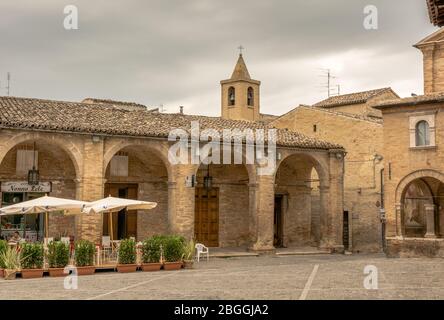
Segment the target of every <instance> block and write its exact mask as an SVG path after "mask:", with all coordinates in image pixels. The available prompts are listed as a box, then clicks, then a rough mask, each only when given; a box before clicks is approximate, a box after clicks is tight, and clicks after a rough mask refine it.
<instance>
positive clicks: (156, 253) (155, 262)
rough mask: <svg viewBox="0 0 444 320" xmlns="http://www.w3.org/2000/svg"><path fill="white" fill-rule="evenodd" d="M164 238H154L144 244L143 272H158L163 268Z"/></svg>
mask: <svg viewBox="0 0 444 320" xmlns="http://www.w3.org/2000/svg"><path fill="white" fill-rule="evenodd" d="M163 240H164V237H163V236H153V237H151V238H149V239H146V240H145V241H144V242H143V244H142V270H143V271H158V270H160V268H161V267H162V262H161V258H162V242H163Z"/></svg>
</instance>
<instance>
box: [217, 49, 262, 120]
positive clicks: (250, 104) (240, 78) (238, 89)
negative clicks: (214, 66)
mask: <svg viewBox="0 0 444 320" xmlns="http://www.w3.org/2000/svg"><path fill="white" fill-rule="evenodd" d="M238 49H239V58H238V59H237V63H236V66H235V67H234V71H233V73H232V75H231V78H230V79H228V80H222V81H221V82H220V84H221V87H222V103H221V111H222V112H221V113H222V118H224V119H233V120H247V121H257V120H259V117H260V113H259V97H260V96H259V88H260V85H261V82H260V81H257V80H253V79H251V77H250V73H249V72H248V69H247V65H246V64H245V61H244V58H243V56H242V50H244V47H242V46H239V47H238Z"/></svg>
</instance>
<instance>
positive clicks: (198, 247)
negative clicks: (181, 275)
mask: <svg viewBox="0 0 444 320" xmlns="http://www.w3.org/2000/svg"><path fill="white" fill-rule="evenodd" d="M195 248H196V250H197V262H199V260H200V255H201V254H202V255H206V256H207V261H208V260H209V259H210V251H209V249H208V248H207V247H205V246H204V245H203V244H202V243H196V247H195Z"/></svg>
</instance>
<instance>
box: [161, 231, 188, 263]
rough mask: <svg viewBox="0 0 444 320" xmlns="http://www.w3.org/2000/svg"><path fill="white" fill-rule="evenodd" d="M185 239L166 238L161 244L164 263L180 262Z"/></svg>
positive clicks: (178, 237) (177, 237)
mask: <svg viewBox="0 0 444 320" xmlns="http://www.w3.org/2000/svg"><path fill="white" fill-rule="evenodd" d="M184 244H185V238H184V237H181V236H175V235H172V236H167V237H165V239H164V242H163V245H162V247H163V255H164V259H165V261H166V262H176V261H181V260H182V258H183V255H184Z"/></svg>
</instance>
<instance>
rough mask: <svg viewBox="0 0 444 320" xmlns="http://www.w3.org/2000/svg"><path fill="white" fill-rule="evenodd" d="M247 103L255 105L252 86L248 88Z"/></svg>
mask: <svg viewBox="0 0 444 320" xmlns="http://www.w3.org/2000/svg"><path fill="white" fill-rule="evenodd" d="M247 105H249V106H254V90H253V88H252V87H249V88H248V90H247Z"/></svg>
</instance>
